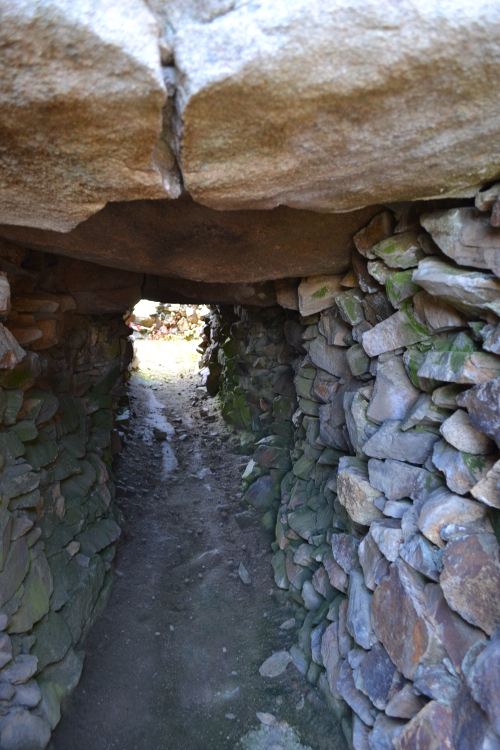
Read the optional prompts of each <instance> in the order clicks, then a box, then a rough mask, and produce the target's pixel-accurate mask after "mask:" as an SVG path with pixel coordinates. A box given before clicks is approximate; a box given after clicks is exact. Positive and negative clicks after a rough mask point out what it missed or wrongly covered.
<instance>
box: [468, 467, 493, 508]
mask: <svg viewBox="0 0 500 750" xmlns="http://www.w3.org/2000/svg"><path fill="white" fill-rule="evenodd" d="M470 494H471V495H472V496H473V497H475V498H476V500H481V502H482V503H486V505H491V507H492V508H500V461H497V462H496V464H494V465H493V466H492V467H491V469H490V470H489V471H488V472H487V474H486V476H485V477H484V478H483V479H481V480H480V481H479V482H478V483H477V484H475V485H474V487H472V488H471V491H470Z"/></svg>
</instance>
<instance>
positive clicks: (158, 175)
mask: <svg viewBox="0 0 500 750" xmlns="http://www.w3.org/2000/svg"><path fill="white" fill-rule="evenodd" d="M1 27H2V31H1V38H2V42H1V44H2V45H4V44H8V45H9V56H8V60H7V58H4V61H3V64H2V67H1V75H0V78H1V80H2V86H1V89H0V101H1V103H2V104H1V107H2V112H3V113H4V116H3V119H2V142H3V144H4V145H5V147H6V148H8V153H9V157H8V160H4V161H3V163H2V183H3V188H2V193H1V206H2V207H1V209H0V217H1V221H2V222H5V223H10V224H24V225H26V226H37V227H42V228H46V229H54V230H57V231H68V230H69V229H72V228H73V227H74V226H75V225H76V224H77V223H78V222H80V221H82V220H84V219H86V218H87V217H88V216H90V215H91V214H94V213H95V212H96V211H98V210H99V209H100V208H102V207H103V206H104V205H105V203H106V202H107V201H116V200H134V199H138V198H149V199H150V198H162V197H164V196H170V197H173V198H174V197H177V196H178V195H179V194H180V183H179V176H178V173H177V170H176V167H175V160H174V158H173V157H172V156H171V155H170V157H169V156H168V154H167V153H165V156H164V157H162V156H161V154H160V153H159V152H158V153H157V155H156V157H155V156H154V153H153V152H154V149H155V144H156V142H157V139H158V137H159V135H160V132H161V129H162V121H161V111H162V107H163V106H164V104H165V101H166V90H165V84H164V82H163V76H162V71H161V66H160V57H159V54H158V30H157V25H156V22H155V18H154V16H153V14H152V13H151V12H150V10H149V9H148V8H147V6H146V5H145V4H144V3H141V2H137V0H126V2H125V3H123V4H121V6H120V13H119V21H118V22H117V15H116V7H115V6H114V5H113V3H112V2H105V3H102V4H100V6H99V7H98V9H97V10H96V11H95V12H92V13H91V12H90V11H89V10H88V8H87V6H85V4H83V3H76V4H75V3H68V2H61V3H58V4H57V5H45V6H43V7H42V6H41V7H40V8H39V9H38V10H37V11H36V12H35V10H34V9H33V8H30V9H29V10H28V7H27V6H18V5H12V4H5V5H4V6H3V10H2V21H1ZM68 50H73V51H74V53H72V54H68ZM27 57H29V59H30V60H31V64H30V65H29V66H26V64H25V63H26V59H27ZM56 102H57V105H56V106H55V103H56ZM27 112H29V116H27V114H26V113H27ZM34 131H36V147H34V145H33V132H34ZM61 144H64V146H63V147H61ZM165 149H167V147H166V144H165Z"/></svg>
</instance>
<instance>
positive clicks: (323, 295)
mask: <svg viewBox="0 0 500 750" xmlns="http://www.w3.org/2000/svg"><path fill="white" fill-rule="evenodd" d="M341 281H342V276H309V277H308V278H307V279H302V281H301V282H300V284H299V289H298V293H299V311H300V314H301V315H313V314H314V313H317V312H320V311H321V310H325V309H326V308H327V307H331V306H332V305H333V304H334V303H335V297H336V296H337V294H338V293H339V292H341V291H342V288H343V287H342V285H341V283H340V282H341Z"/></svg>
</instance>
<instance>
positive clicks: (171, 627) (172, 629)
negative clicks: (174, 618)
mask: <svg viewBox="0 0 500 750" xmlns="http://www.w3.org/2000/svg"><path fill="white" fill-rule="evenodd" d="M174 630H175V628H174V626H173V625H171V626H170V632H171V633H173V632H174Z"/></svg>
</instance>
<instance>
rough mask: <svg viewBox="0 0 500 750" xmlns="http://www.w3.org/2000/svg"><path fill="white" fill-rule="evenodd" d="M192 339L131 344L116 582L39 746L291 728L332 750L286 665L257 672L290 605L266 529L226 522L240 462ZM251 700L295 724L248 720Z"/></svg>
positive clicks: (319, 748)
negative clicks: (275, 672)
mask: <svg viewBox="0 0 500 750" xmlns="http://www.w3.org/2000/svg"><path fill="white" fill-rule="evenodd" d="M195 347H196V342H187V341H182V342H154V341H151V342H146V341H140V342H139V358H140V360H141V367H140V370H139V371H138V372H137V373H136V374H135V375H134V376H133V378H132V380H131V382H130V386H129V393H130V403H131V411H132V418H131V422H130V427H129V429H128V434H127V439H126V441H125V443H124V449H123V451H122V453H121V454H120V456H119V458H118V459H117V461H116V463H115V465H114V471H115V476H116V479H117V484H118V490H117V503H118V505H119V508H120V510H121V512H122V513H123V516H124V522H123V524H122V527H123V536H122V539H121V543H120V546H119V550H118V553H117V557H116V566H115V583H114V587H113V591H112V594H111V598H110V601H109V604H108V606H107V608H106V610H105V611H104V614H103V615H102V616H101V617H100V619H99V620H98V621H97V623H96V625H95V626H94V628H93V629H92V630H91V632H90V634H89V636H88V638H87V640H86V643H85V651H86V659H85V666H84V670H83V675H82V679H81V682H80V685H79V686H78V688H77V689H76V691H75V693H74V694H73V696H72V697H71V698H70V700H69V701H68V703H67V705H66V707H65V710H64V712H63V718H62V720H61V722H60V724H59V726H58V727H57V729H56V730H55V732H54V734H53V737H52V740H51V743H50V745H49V748H50V750H108V748H119V749H120V750H224V749H225V748H230V749H231V750H234V749H235V748H242V747H243V746H244V747H245V748H261V749H264V748H269V750H271V749H272V750H286V749H287V748H294V749H297V750H298V749H299V748H301V747H302V746H301V745H300V744H299V743H298V742H297V741H296V740H297V737H298V738H300V742H301V743H304V744H305V745H308V746H310V748H312V750H326V749H327V748H328V750H344V749H345V747H346V745H345V742H344V740H343V738H342V735H341V732H340V728H339V726H338V725H337V724H336V722H335V719H334V718H333V717H332V715H331V714H330V712H329V711H328V710H327V709H326V707H325V706H324V704H323V703H322V702H321V701H319V699H318V697H317V695H316V693H315V691H314V690H313V689H311V687H310V686H309V685H308V684H307V682H306V681H305V679H304V678H303V677H302V676H301V675H300V673H299V672H298V671H297V670H296V668H295V667H294V666H293V664H291V665H290V666H289V667H288V668H287V670H286V672H285V673H284V674H283V675H282V676H281V677H278V678H275V679H268V678H264V677H261V676H260V674H259V671H258V670H259V667H260V665H261V664H262V662H263V661H264V660H265V659H266V658H267V657H268V656H270V655H271V654H272V653H273V651H278V650H281V649H283V648H289V647H290V646H291V645H292V644H293V642H294V640H295V637H294V632H295V631H294V630H293V629H292V630H291V631H285V630H282V629H280V627H279V626H280V624H281V623H283V621H285V620H287V619H289V618H290V617H292V616H293V607H292V605H291V604H290V603H288V602H287V599H286V595H285V592H281V591H280V590H278V589H277V588H276V586H275V584H274V581H273V577H272V568H271V554H272V552H271V547H270V544H271V541H272V536H271V534H269V533H268V532H266V531H264V530H263V529H262V528H261V526H260V524H259V519H258V517H255V518H254V517H250V518H247V519H246V525H245V524H242V525H243V526H244V527H243V528H241V527H240V525H238V523H237V521H236V520H235V518H234V516H235V513H238V512H241V511H242V510H246V509H247V508H246V507H245V505H244V504H243V503H242V499H241V491H240V490H241V480H240V477H241V472H242V470H243V468H244V466H245V465H246V462H247V460H248V459H245V458H244V457H242V456H238V455H237V454H236V453H235V452H234V449H233V438H232V436H231V433H230V432H228V430H227V428H226V427H225V425H224V423H223V422H222V420H221V418H220V416H219V411H218V401H217V399H209V398H207V397H201V396H200V395H197V393H196V386H197V385H198V377H197V376H196V374H195V372H196V361H197V355H196V353H195ZM162 433H167V435H168V439H167V440H162V439H161V438H162V437H163V435H162ZM155 435H156V436H155ZM158 438H160V439H158ZM240 563H243V565H244V566H245V568H246V570H247V571H248V573H249V574H250V578H251V582H250V583H249V584H245V583H243V582H242V580H241V579H240V577H239V576H238V573H237V569H238V566H239V565H240ZM257 712H265V713H270V714H272V715H273V716H274V717H276V720H277V721H278V722H286V723H287V724H289V725H290V726H291V727H293V729H294V730H295V731H296V733H297V735H295V734H294V732H292V731H291V730H288V728H285V727H277V726H274V727H271V728H269V727H266V726H265V725H262V726H261V723H260V721H259V719H258V717H257V716H256V713H257ZM251 730H258V731H251ZM249 732H250V734H248V733H249ZM247 735H248V736H247ZM242 738H244V739H242Z"/></svg>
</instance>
